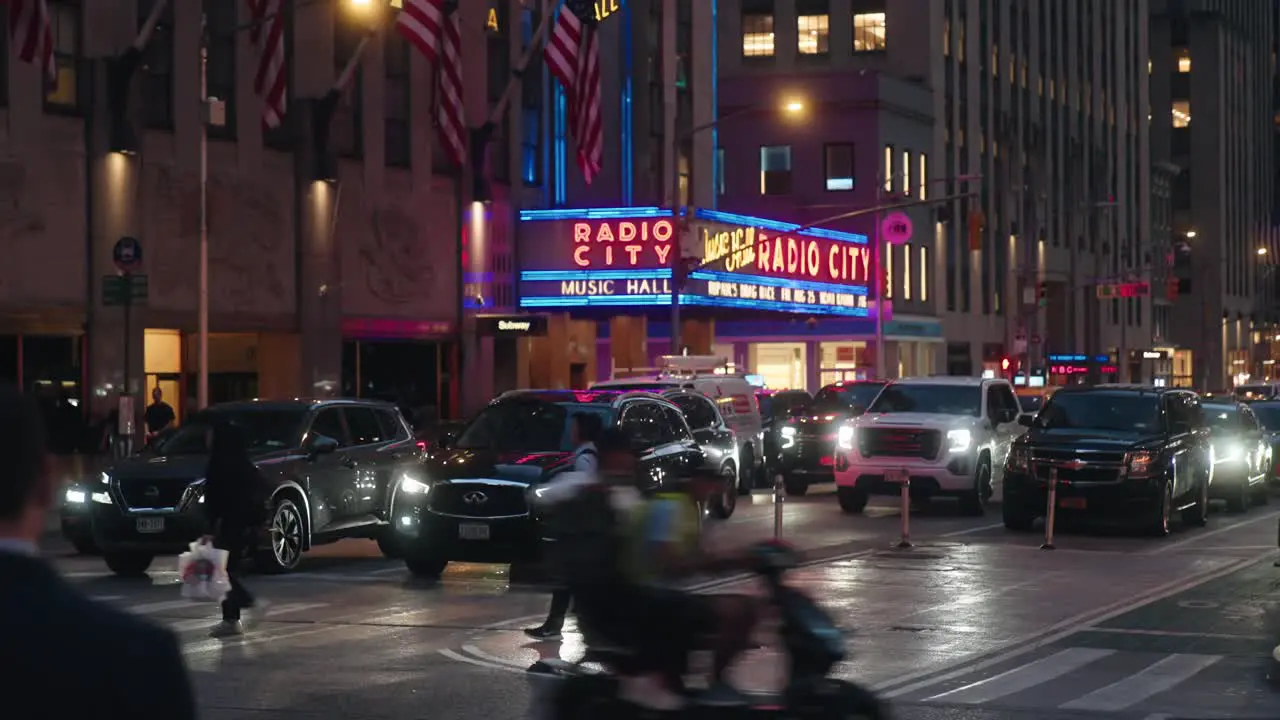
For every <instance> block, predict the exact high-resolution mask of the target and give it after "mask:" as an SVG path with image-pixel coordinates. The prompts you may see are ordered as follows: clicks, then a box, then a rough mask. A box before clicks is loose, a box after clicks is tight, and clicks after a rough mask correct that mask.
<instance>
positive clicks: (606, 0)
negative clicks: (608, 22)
mask: <svg viewBox="0 0 1280 720" xmlns="http://www.w3.org/2000/svg"><path fill="white" fill-rule="evenodd" d="M623 4H624V3H623V0H595V6H596V22H600V21H601V20H603V19H605V18H607V17H609V16H610V15H612V14H614V13H616V12H618V11H619V10H621V9H622V6H623Z"/></svg>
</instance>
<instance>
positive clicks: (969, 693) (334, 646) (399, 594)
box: [48, 489, 1280, 720]
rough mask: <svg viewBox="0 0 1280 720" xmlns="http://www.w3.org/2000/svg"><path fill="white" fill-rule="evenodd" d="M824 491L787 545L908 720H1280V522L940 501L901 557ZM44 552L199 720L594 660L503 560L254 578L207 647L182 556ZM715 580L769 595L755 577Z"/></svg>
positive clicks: (760, 683) (415, 709)
mask: <svg viewBox="0 0 1280 720" xmlns="http://www.w3.org/2000/svg"><path fill="white" fill-rule="evenodd" d="M815 491H816V494H815V495H812V496H810V497H806V498H803V499H799V500H789V501H788V502H787V503H786V504H785V505H784V519H785V522H784V529H783V535H784V537H785V538H787V539H788V540H790V541H791V542H793V543H795V544H797V545H799V546H800V547H801V548H803V549H804V550H806V552H807V555H808V557H809V558H810V560H811V563H810V564H808V565H806V566H805V567H803V568H800V569H798V570H796V571H795V572H793V573H792V576H791V582H793V583H795V584H796V585H798V586H800V587H803V588H804V589H806V590H807V591H808V592H810V593H812V594H814V595H815V596H816V597H817V598H818V599H819V600H820V601H821V602H822V603H823V604H824V605H825V606H826V607H827V608H829V609H830V610H831V611H832V613H833V615H834V616H835V617H836V618H837V621H838V622H839V623H840V625H841V626H842V628H844V629H845V630H846V633H847V641H848V645H849V649H850V659H849V661H848V662H846V663H845V664H843V665H842V666H841V667H840V670H839V672H840V674H841V676H843V677H847V678H850V679H854V680H857V681H859V682H861V683H864V684H866V685H869V686H871V687H873V688H875V689H876V690H877V691H878V692H879V693H880V694H881V695H882V696H884V697H887V698H889V699H890V701H891V702H892V703H893V704H894V707H895V710H896V714H897V716H898V717H900V718H904V719H906V720H943V719H945V720H959V719H964V720H1023V719H1026V720H1030V719H1031V718H1036V719H1040V720H1057V719H1061V720H1075V719H1087V718H1116V719H1120V720H1130V719H1132V720H1175V719H1187V720H1201V719H1207V718H1228V717H1229V718H1237V719H1251V718H1258V719H1261V718H1266V719H1267V720H1275V718H1280V691H1274V690H1272V686H1271V684H1270V682H1269V680H1268V679H1267V677H1266V675H1267V672H1268V670H1269V668H1270V665H1269V654H1270V650H1271V648H1272V646H1274V645H1275V644H1276V643H1277V642H1280V568H1275V567H1273V566H1272V561H1273V560H1274V559H1275V557H1276V548H1275V545H1276V527H1277V522H1278V521H1280V510H1274V509H1271V508H1268V507H1258V508H1254V509H1253V510H1252V511H1251V512H1250V513H1248V514H1245V515H1228V514H1225V513H1215V514H1214V515H1213V516H1212V517H1211V521H1210V524H1209V527H1207V528H1203V529H1181V528H1178V529H1177V530H1175V532H1174V534H1173V535H1172V536H1171V537H1168V538H1163V539H1152V538H1144V537H1138V536H1133V535H1131V534H1126V533H1121V532H1114V531H1112V532H1102V531H1095V530H1088V529H1079V530H1076V529H1069V528H1068V529H1063V530H1062V531H1061V532H1060V533H1059V535H1058V537H1057V542H1056V545H1057V548H1058V549H1056V550H1054V551H1044V550H1040V549H1039V545H1040V542H1041V538H1040V537H1039V536H1038V535H1036V534H1031V535H1026V534H1016V533H1009V532H1006V531H1005V530H1004V529H1003V527H1002V526H1001V525H1000V523H999V512H998V508H997V509H996V510H995V511H993V512H989V513H988V515H987V516H986V517H981V518H966V517H960V516H958V515H957V513H956V512H955V509H954V507H952V506H950V505H947V504H944V503H941V502H939V503H937V504H936V506H934V507H931V508H929V510H928V511H927V512H921V513H916V514H913V516H912V518H911V535H912V541H913V543H914V545H913V547H912V548H910V549H907V550H898V549H895V548H894V547H893V545H894V544H895V543H896V541H897V540H898V536H899V533H900V528H901V523H900V517H899V515H898V512H897V509H896V508H895V507H893V506H892V504H891V503H889V504H884V505H879V506H873V507H872V508H870V509H869V510H868V512H867V514H866V515H865V516H857V517H850V516H845V515H842V514H841V513H840V512H839V510H838V509H837V507H836V505H835V502H834V498H833V497H831V495H830V494H829V493H826V492H823V491H822V490H820V489H815ZM752 500H753V501H754V502H753V504H750V505H747V504H742V505H740V506H739V509H738V513H737V514H736V515H735V516H734V517H733V518H732V519H730V520H728V521H725V522H721V523H715V524H714V526H713V527H711V529H710V537H711V539H712V541H713V542H714V543H716V544H717V545H719V546H722V547H731V546H740V545H744V544H747V543H749V542H751V541H752V540H756V539H762V538H765V537H771V536H772V534H773V509H774V508H773V506H772V504H771V503H770V502H769V498H768V496H767V495H759V496H757V497H755V498H752ZM48 551H49V553H50V554H51V555H52V556H54V557H55V559H56V563H57V564H58V566H59V568H60V569H61V570H62V571H63V572H64V573H65V574H66V575H67V576H68V577H69V578H70V579H71V580H72V581H73V582H75V583H78V584H79V585H80V586H81V587H83V588H84V590H85V591H86V592H87V593H89V594H90V595H93V596H95V597H97V598H99V599H100V600H101V601H102V602H106V603H111V604H113V605H117V606H120V607H122V608H124V609H126V610H129V611H131V612H134V613H138V614H142V615H146V616H148V617H150V618H152V619H153V620H155V621H156V622H159V623H162V624H164V625H167V626H169V627H171V628H172V629H173V630H174V631H175V632H177V633H178V634H179V635H180V636H181V637H182V640H183V643H184V647H185V652H186V658H187V663H188V666H189V668H190V671H191V672H192V674H193V676H194V677H195V682H196V686H197V689H198V692H199V700H200V705H201V707H202V713H203V717H206V718H217V719H220V720H230V719H232V718H235V719H237V720H246V719H251V718H252V719H254V720H256V719H258V718H262V717H266V716H267V714H268V713H270V716H271V717H277V718H286V719H288V718H299V719H302V718H321V717H323V718H338V717H341V718H353V719H359V720H374V719H381V718H387V719H390V718H397V719H400V718H432V720H437V719H439V720H445V719H448V718H486V720H506V719H508V718H520V717H524V716H525V715H526V711H527V705H528V702H529V689H528V684H527V683H528V678H527V676H526V673H525V672H524V669H525V668H526V667H527V666H528V665H529V664H531V663H532V662H533V661H535V660H536V659H538V658H542V657H551V656H560V657H564V658H567V659H573V658H575V657H577V655H578V654H579V653H580V652H581V639H580V637H579V636H578V635H577V634H576V633H575V632H568V633H566V636H565V639H564V641H563V642H560V643H531V642H528V640H527V638H525V637H524V635H523V634H522V633H520V632H519V630H520V628H522V627H526V626H528V625H530V624H536V622H538V621H539V620H540V619H541V615H542V613H544V612H545V610H546V604H547V595H546V592H545V590H543V589H541V588H536V587H529V586H519V585H515V586H513V585H511V584H510V583H509V582H508V576H507V571H506V569H505V568H502V567H497V566H484V565H458V566H451V567H450V569H449V570H448V572H447V573H446V575H445V578H444V579H443V581H441V582H440V583H434V584H428V583H422V582H418V581H415V580H413V579H411V578H410V577H409V576H408V574H407V572H406V571H405V570H404V569H403V567H402V565H401V564H400V563H399V562H397V561H393V560H387V559H384V558H381V557H380V556H379V555H378V553H377V549H376V548H375V547H374V545H373V544H372V543H370V542H364V541H346V542H342V543H337V544H334V545H330V546H325V547H323V548H319V549H317V550H316V551H314V552H313V553H312V554H311V555H310V556H309V557H308V558H307V559H306V560H305V561H304V564H303V566H302V567H301V568H300V569H299V571H297V572H295V573H293V574H290V575H287V576H271V577H269V576H252V575H251V576H250V577H249V584H250V587H251V588H252V589H253V590H254V591H256V592H258V593H259V594H260V596H262V597H264V598H267V599H269V600H270V601H271V603H272V606H271V611H270V612H269V614H268V617H267V620H266V621H265V622H264V623H263V624H262V625H261V626H259V627H258V628H257V629H256V630H255V631H254V632H252V633H251V634H250V635H248V636H246V637H244V638H242V639H238V640H231V641H220V640H212V639H209V638H208V637H207V635H206V634H207V630H208V628H209V627H210V626H211V625H212V624H213V622H214V620H215V619H216V615H217V611H216V608H215V607H212V606H208V605H202V604H197V603H191V602H188V601H184V600H182V599H181V598H180V597H179V593H178V588H177V587H176V585H175V584H176V573H175V572H174V569H175V565H176V561H175V560H174V559H173V558H161V559H158V560H157V561H156V563H155V564H154V565H153V571H152V573H151V577H150V580H149V581H147V580H139V581H126V580H121V579H118V578H115V577H112V576H110V575H109V574H108V573H107V571H106V569H105V567H103V566H102V563H101V561H100V560H98V559H96V558H90V557H79V556H73V555H70V554H69V553H68V551H67V549H66V548H65V547H64V546H62V545H60V544H58V543H56V542H55V543H51V544H49V546H48ZM706 584H707V586H708V589H709V590H714V591H716V592H753V591H755V589H756V588H755V585H754V582H753V581H752V580H750V579H749V578H720V579H710V580H708V581H707V583H706ZM571 629H572V628H571ZM759 641H760V642H761V644H762V646H763V647H762V648H761V649H760V650H757V651H754V652H752V653H751V654H750V655H749V656H748V657H747V658H745V659H744V660H743V661H742V662H741V663H740V665H739V667H738V668H737V682H738V683H739V685H740V686H742V687H744V688H750V689H756V690H767V689H770V688H773V687H777V686H778V684H779V682H780V668H781V658H780V657H779V656H778V655H777V651H776V642H775V638H774V637H773V635H772V631H771V628H770V627H769V623H765V626H764V627H762V628H761V630H760V636H759Z"/></svg>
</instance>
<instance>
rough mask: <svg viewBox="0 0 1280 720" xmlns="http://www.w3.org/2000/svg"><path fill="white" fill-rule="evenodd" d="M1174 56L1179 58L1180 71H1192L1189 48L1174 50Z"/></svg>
mask: <svg viewBox="0 0 1280 720" xmlns="http://www.w3.org/2000/svg"><path fill="white" fill-rule="evenodd" d="M1174 56H1175V57H1177V58H1178V72H1180V73H1189V72H1191V51H1190V50H1189V49H1187V48H1178V49H1177V50H1174Z"/></svg>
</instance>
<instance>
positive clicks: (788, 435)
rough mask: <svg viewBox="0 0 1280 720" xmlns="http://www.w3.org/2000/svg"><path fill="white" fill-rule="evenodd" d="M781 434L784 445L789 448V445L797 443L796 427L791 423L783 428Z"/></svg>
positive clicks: (792, 445)
mask: <svg viewBox="0 0 1280 720" xmlns="http://www.w3.org/2000/svg"><path fill="white" fill-rule="evenodd" d="M781 435H782V447H784V448H789V447H794V446H795V444H796V429H795V428H793V427H791V426H790V425H787V426H786V427H784V428H782V432H781Z"/></svg>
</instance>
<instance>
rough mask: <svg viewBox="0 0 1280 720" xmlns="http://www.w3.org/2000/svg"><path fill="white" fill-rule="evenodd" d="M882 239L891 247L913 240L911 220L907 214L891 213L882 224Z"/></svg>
mask: <svg viewBox="0 0 1280 720" xmlns="http://www.w3.org/2000/svg"><path fill="white" fill-rule="evenodd" d="M880 237H882V238H884V241H885V242H887V243H889V244H890V245H901V244H903V243H905V242H906V241H908V240H910V239H911V218H909V217H907V215H906V213H900V212H896V213H890V214H889V215H887V216H885V219H884V220H882V221H881V222H880Z"/></svg>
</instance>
